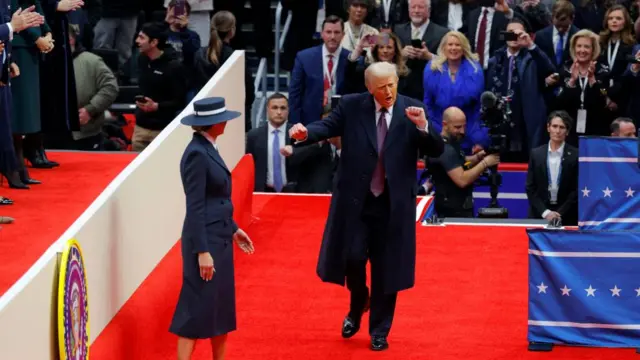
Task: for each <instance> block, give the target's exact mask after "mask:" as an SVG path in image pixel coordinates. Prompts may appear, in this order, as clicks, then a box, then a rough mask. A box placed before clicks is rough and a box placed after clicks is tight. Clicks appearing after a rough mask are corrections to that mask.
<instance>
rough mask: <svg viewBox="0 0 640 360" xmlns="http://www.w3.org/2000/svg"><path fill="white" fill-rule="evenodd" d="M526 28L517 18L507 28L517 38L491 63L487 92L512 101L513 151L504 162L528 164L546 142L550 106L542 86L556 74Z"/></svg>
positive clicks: (510, 150) (488, 70)
mask: <svg viewBox="0 0 640 360" xmlns="http://www.w3.org/2000/svg"><path fill="white" fill-rule="evenodd" d="M527 26H528V25H527V24H525V21H523V20H522V19H520V18H518V17H515V18H513V19H512V20H511V21H510V22H509V24H508V25H507V32H509V33H512V34H515V35H516V36H517V37H518V38H517V40H514V41H507V44H506V45H507V46H506V47H504V48H501V49H499V50H498V51H496V53H495V54H494V56H493V57H492V58H491V60H489V67H488V68H487V74H486V83H487V85H486V88H487V89H488V90H489V91H491V92H493V93H494V94H495V95H496V96H497V97H505V96H508V97H510V98H511V100H510V102H509V109H510V110H511V115H510V120H511V132H510V134H508V135H507V136H508V138H509V144H510V148H509V149H508V151H509V152H508V154H505V155H508V157H507V156H505V157H503V159H502V160H503V161H505V162H507V161H508V162H524V163H526V162H527V161H528V160H529V152H530V151H531V149H533V148H536V147H538V146H540V145H541V144H542V143H543V141H544V140H543V139H544V137H545V136H544V128H545V125H544V124H545V116H546V114H547V106H546V102H545V98H544V95H543V93H542V89H541V87H542V84H544V80H545V78H546V77H547V76H549V75H551V74H553V73H554V71H555V66H553V63H552V62H551V60H549V58H548V57H547V55H545V53H544V52H543V51H542V50H540V48H538V47H537V46H536V45H535V44H534V43H533V40H532V39H531V37H530V36H529V32H528V28H527Z"/></svg>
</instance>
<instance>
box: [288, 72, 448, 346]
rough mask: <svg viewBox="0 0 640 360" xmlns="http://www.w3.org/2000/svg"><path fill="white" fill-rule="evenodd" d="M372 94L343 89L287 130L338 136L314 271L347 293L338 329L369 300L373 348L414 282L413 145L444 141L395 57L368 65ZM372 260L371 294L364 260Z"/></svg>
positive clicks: (437, 148) (346, 333)
mask: <svg viewBox="0 0 640 360" xmlns="http://www.w3.org/2000/svg"><path fill="white" fill-rule="evenodd" d="M365 82H366V85H367V89H368V90H369V93H362V94H353V95H347V96H344V97H343V98H342V99H341V101H340V103H339V105H338V106H337V107H336V108H335V109H334V110H333V111H332V113H331V114H330V115H329V116H328V117H327V118H325V119H323V120H321V121H316V122H313V123H311V124H309V125H307V127H305V126H304V125H302V124H295V125H294V126H293V127H292V128H291V130H290V135H291V137H292V138H293V139H296V140H298V141H299V142H300V143H301V144H307V143H314V142H317V141H320V140H325V139H329V138H333V137H338V136H341V137H342V151H341V157H340V163H339V168H338V172H337V179H336V182H335V183H336V185H335V189H334V192H333V197H332V199H331V208H330V211H329V217H328V219H327V223H326V227H325V231H324V237H323V240H322V246H321V250H320V257H319V259H318V267H317V273H318V275H319V276H320V278H321V279H322V280H323V281H325V282H330V283H335V284H339V285H344V284H345V280H346V284H347V288H348V289H349V291H350V292H351V305H350V310H349V314H348V315H347V316H346V318H345V319H344V321H343V326H342V336H343V337H345V338H349V337H351V336H353V335H355V333H356V332H357V331H358V330H359V329H360V320H361V318H362V314H363V312H364V311H365V309H366V308H367V307H369V306H370V310H371V314H370V321H369V334H370V335H371V349H372V350H375V351H379V350H384V349H386V348H388V346H389V345H388V342H387V336H388V334H389V330H390V329H391V323H392V321H393V314H394V311H395V304H396V297H397V292H398V291H401V290H405V289H409V288H411V287H413V285H414V282H415V262H416V224H415V216H416V194H417V181H416V171H417V169H416V168H417V160H418V150H422V151H423V152H424V153H425V154H427V155H428V156H432V157H437V156H439V155H440V154H442V152H443V149H444V142H443V141H442V138H441V137H440V135H439V134H438V133H437V132H436V131H435V130H434V129H433V127H432V126H431V125H429V124H428V122H427V119H426V115H425V114H426V110H425V108H424V104H422V103H421V102H419V101H417V100H414V99H411V98H408V97H405V96H402V95H400V96H398V95H397V86H398V76H397V72H396V67H395V65H394V64H390V63H386V62H377V63H374V64H372V65H370V66H369V67H368V68H367V70H366V72H365ZM367 261H371V295H370V296H369V289H368V288H367V286H366V277H367V274H366V264H367Z"/></svg>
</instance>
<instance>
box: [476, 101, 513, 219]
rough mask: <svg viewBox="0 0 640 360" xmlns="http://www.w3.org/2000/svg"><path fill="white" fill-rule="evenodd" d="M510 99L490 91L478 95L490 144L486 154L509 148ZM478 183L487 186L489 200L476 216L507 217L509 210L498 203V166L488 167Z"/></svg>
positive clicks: (499, 152) (500, 182)
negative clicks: (487, 204) (487, 205)
mask: <svg viewBox="0 0 640 360" xmlns="http://www.w3.org/2000/svg"><path fill="white" fill-rule="evenodd" d="M510 101H511V98H510V97H508V96H506V97H498V96H496V95H495V94H494V93H492V92H490V91H485V92H484V93H482V96H481V97H480V105H481V113H480V118H481V120H482V123H483V126H484V127H485V128H487V130H488V132H489V139H490V145H489V147H488V148H487V149H485V153H486V154H487V155H490V154H502V153H505V152H506V151H508V149H509V137H508V135H509V131H510V129H511V109H510V107H509V103H510ZM480 183H481V184H483V185H488V186H489V192H490V194H491V201H490V202H489V207H486V208H480V209H479V210H478V217H479V218H492V219H495V218H500V219H506V218H508V217H509V211H508V210H507V209H506V208H503V207H501V206H500V205H499V204H498V188H499V187H500V185H502V175H501V174H500V173H499V172H498V166H492V167H490V168H489V169H488V173H487V174H486V175H485V176H483V177H482V178H481V181H480Z"/></svg>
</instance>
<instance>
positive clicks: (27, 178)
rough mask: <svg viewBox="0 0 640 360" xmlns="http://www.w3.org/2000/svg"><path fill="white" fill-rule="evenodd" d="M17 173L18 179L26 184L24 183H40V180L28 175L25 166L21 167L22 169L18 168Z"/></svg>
mask: <svg viewBox="0 0 640 360" xmlns="http://www.w3.org/2000/svg"><path fill="white" fill-rule="evenodd" d="M19 173H20V180H21V181H22V183H23V184H26V185H38V184H42V181H40V180H36V179H32V178H31V177H30V176H29V173H28V172H27V168H22V170H20V171H19Z"/></svg>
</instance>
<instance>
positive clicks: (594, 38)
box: [569, 29, 600, 61]
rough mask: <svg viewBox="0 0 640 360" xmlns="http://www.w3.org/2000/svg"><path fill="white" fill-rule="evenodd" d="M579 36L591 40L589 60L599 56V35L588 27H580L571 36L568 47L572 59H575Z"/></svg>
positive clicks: (594, 59)
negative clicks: (580, 28)
mask: <svg viewBox="0 0 640 360" xmlns="http://www.w3.org/2000/svg"><path fill="white" fill-rule="evenodd" d="M580 38H588V39H589V40H591V61H596V60H597V59H598V57H599V56H600V37H599V36H598V34H596V33H594V32H593V31H591V30H588V29H582V30H580V31H578V32H577V33H575V34H574V35H573V36H572V37H571V42H570V47H569V51H570V52H571V58H572V59H573V60H575V59H576V43H577V42H578V39H580Z"/></svg>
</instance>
